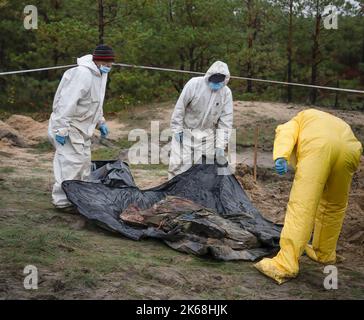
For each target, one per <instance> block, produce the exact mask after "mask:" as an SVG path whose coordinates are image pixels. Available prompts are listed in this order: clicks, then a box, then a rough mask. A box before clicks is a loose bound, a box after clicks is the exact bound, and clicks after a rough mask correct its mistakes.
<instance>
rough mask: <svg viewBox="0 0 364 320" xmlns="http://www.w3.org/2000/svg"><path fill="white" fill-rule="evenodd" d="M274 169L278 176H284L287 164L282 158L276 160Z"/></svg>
mask: <svg viewBox="0 0 364 320" xmlns="http://www.w3.org/2000/svg"><path fill="white" fill-rule="evenodd" d="M275 167H276V171H277V173H278V174H279V175H284V174H286V173H287V171H288V163H287V160H286V159H284V158H278V159H277V160H276V161H275Z"/></svg>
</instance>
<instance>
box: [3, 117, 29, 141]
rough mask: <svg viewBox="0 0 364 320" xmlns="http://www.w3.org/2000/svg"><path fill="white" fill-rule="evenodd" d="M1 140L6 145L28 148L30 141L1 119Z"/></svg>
mask: <svg viewBox="0 0 364 320" xmlns="http://www.w3.org/2000/svg"><path fill="white" fill-rule="evenodd" d="M0 142H1V144H4V145H10V146H16V147H20V148H26V147H28V146H29V141H27V140H26V139H24V137H22V136H21V135H20V133H19V132H18V131H17V130H15V129H14V128H12V127H11V126H10V125H8V124H7V123H5V122H3V121H1V120H0Z"/></svg>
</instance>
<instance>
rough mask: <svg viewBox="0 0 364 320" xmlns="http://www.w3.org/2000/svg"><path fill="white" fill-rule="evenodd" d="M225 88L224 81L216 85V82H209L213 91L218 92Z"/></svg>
mask: <svg viewBox="0 0 364 320" xmlns="http://www.w3.org/2000/svg"><path fill="white" fill-rule="evenodd" d="M223 86H224V81H223V82H219V83H215V82H209V87H210V89H211V90H212V91H218V90H220V89H221V88H222V87H223Z"/></svg>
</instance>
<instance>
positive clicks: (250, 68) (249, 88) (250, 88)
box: [246, 0, 253, 93]
mask: <svg viewBox="0 0 364 320" xmlns="http://www.w3.org/2000/svg"><path fill="white" fill-rule="evenodd" d="M247 8H248V30H249V31H248V62H247V76H248V78H252V77H253V66H252V61H251V54H252V53H251V52H252V49H253V34H252V30H251V28H252V27H253V25H252V24H253V22H252V20H253V17H252V10H253V9H252V0H248V1H247ZM246 90H247V92H249V93H252V92H253V82H252V81H251V80H248V81H247V88H246Z"/></svg>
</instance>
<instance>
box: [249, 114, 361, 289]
mask: <svg viewBox="0 0 364 320" xmlns="http://www.w3.org/2000/svg"><path fill="white" fill-rule="evenodd" d="M362 151H363V149H362V145H361V143H360V142H359V141H358V140H357V139H356V138H355V136H354V134H353V132H352V130H351V128H350V126H349V125H348V124H347V123H345V122H344V121H343V120H341V119H339V118H337V117H334V116H333V115H330V114H328V113H326V112H322V111H319V110H315V109H308V110H305V111H302V112H300V113H298V114H297V115H296V116H295V117H294V118H293V119H292V120H290V121H288V122H287V123H285V124H282V125H279V126H278V127H277V129H276V137H275V141H274V150H273V160H275V163H276V168H277V171H278V172H279V173H281V174H282V173H285V172H287V170H286V168H287V162H289V163H290V164H292V165H293V166H295V167H296V173H295V178H294V182H293V186H292V189H291V194H290V198H289V202H288V205H287V212H286V217H285V221H284V227H283V230H282V233H281V238H280V251H279V253H278V254H277V255H276V256H275V257H274V258H272V259H269V258H265V259H263V260H261V261H260V262H258V263H256V264H255V265H254V266H255V267H256V268H257V269H258V270H259V271H260V272H262V273H263V274H265V275H267V276H268V277H270V278H272V279H274V280H275V281H276V282H278V283H279V284H281V283H283V282H285V281H287V280H289V279H290V278H294V277H296V276H297V274H298V271H299V258H300V256H301V255H302V254H303V252H304V251H305V250H306V254H307V255H308V256H309V257H310V258H311V259H313V260H315V261H317V262H320V263H323V264H332V263H335V262H336V244H337V241H338V238H339V235H340V231H341V227H342V224H343V220H344V215H345V211H346V207H347V203H348V195H349V191H350V186H351V180H352V176H353V173H354V172H355V171H356V170H357V168H358V166H359V162H360V156H361V154H362ZM292 159H295V160H296V161H297V163H296V164H295V163H292ZM284 164H286V165H284ZM312 231H313V239H312V244H311V245H309V244H308V242H309V241H310V238H311V234H312Z"/></svg>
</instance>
